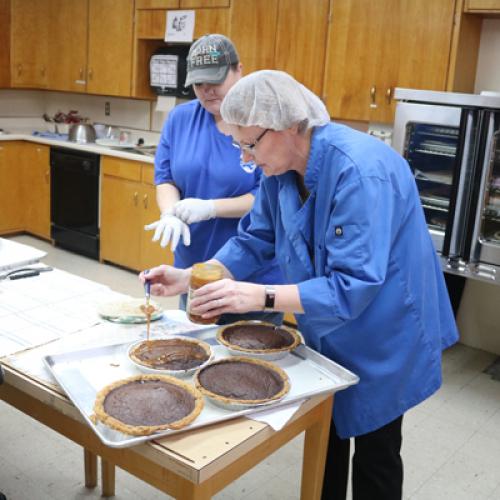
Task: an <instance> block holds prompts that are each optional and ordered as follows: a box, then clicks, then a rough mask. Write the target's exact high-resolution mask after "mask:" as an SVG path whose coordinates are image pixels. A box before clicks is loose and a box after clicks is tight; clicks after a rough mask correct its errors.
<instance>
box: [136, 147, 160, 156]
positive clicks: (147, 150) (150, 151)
mask: <svg viewBox="0 0 500 500" xmlns="http://www.w3.org/2000/svg"><path fill="white" fill-rule="evenodd" d="M130 152H131V153H135V154H139V155H144V156H150V157H151V158H154V156H155V154H156V146H143V147H140V146H138V147H136V148H132V149H131V150H130Z"/></svg>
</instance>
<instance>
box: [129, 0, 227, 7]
mask: <svg viewBox="0 0 500 500" xmlns="http://www.w3.org/2000/svg"><path fill="white" fill-rule="evenodd" d="M229 3H230V0H136V2H135V8H136V9H199V8H206V7H229Z"/></svg>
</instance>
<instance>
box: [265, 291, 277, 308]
mask: <svg viewBox="0 0 500 500" xmlns="http://www.w3.org/2000/svg"><path fill="white" fill-rule="evenodd" d="M265 293H266V299H265V302H264V311H274V301H275V299H276V289H275V288H274V287H272V286H266V287H265Z"/></svg>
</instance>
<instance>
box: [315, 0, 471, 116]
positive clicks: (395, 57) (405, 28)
mask: <svg viewBox="0 0 500 500" xmlns="http://www.w3.org/2000/svg"><path fill="white" fill-rule="evenodd" d="M459 3H460V0H459ZM454 15H455V0H442V1H439V2H436V1H434V0H420V1H418V2H414V1H411V0H385V1H384V2H365V1H364V0H335V2H332V22H331V24H330V30H329V38H328V48H327V58H326V71H325V79H324V99H325V102H326V104H327V107H328V110H329V112H330V115H331V116H332V117H333V118H341V119H345V120H362V121H376V122H392V120H393V116H394V101H393V99H392V96H393V91H394V88H395V87H397V86H399V87H411V88H420V89H431V90H453V89H450V88H449V86H448V81H449V79H450V68H451V65H452V61H451V55H450V54H453V42H454V38H453V26H454ZM474 35H475V36H476V38H477V30H476V32H475V33H474ZM455 55H456V53H455ZM470 90H471V91H472V90H473V89H472V88H471V89H470Z"/></svg>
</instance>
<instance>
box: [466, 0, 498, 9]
mask: <svg viewBox="0 0 500 500" xmlns="http://www.w3.org/2000/svg"><path fill="white" fill-rule="evenodd" d="M484 11H490V12H500V0H467V1H466V4H465V12H484Z"/></svg>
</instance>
